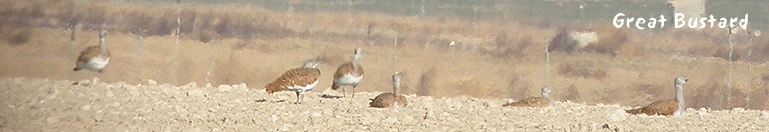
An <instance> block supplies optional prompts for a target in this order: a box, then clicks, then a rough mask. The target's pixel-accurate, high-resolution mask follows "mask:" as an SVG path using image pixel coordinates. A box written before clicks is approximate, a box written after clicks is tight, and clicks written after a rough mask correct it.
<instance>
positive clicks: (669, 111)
mask: <svg viewBox="0 0 769 132" xmlns="http://www.w3.org/2000/svg"><path fill="white" fill-rule="evenodd" d="M687 81H689V79H686V78H683V77H677V78H676V80H675V81H673V85H674V86H675V91H676V98H675V99H670V100H661V101H656V102H652V103H651V104H649V105H646V106H644V107H641V108H635V109H631V110H626V112H627V113H630V114H646V115H665V116H670V115H673V116H681V115H684V111H685V109H686V104H685V102H684V93H683V92H684V91H683V89H684V84H686V82H687Z"/></svg>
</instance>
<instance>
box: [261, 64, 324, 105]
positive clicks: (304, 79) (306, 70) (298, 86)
mask: <svg viewBox="0 0 769 132" xmlns="http://www.w3.org/2000/svg"><path fill="white" fill-rule="evenodd" d="M315 66H317V63H315V62H307V63H305V64H304V66H303V67H300V68H294V69H291V70H288V71H286V72H285V73H283V75H281V76H280V77H278V79H275V81H273V82H272V83H270V84H267V85H266V86H265V87H264V89H265V90H266V91H267V93H269V94H272V93H275V92H280V91H286V90H288V91H294V92H296V100H297V101H296V103H302V100H301V99H300V96H301V95H302V94H303V93H304V92H305V91H310V90H312V89H313V88H315V86H316V85H318V78H319V77H320V70H319V69H318V68H315Z"/></svg>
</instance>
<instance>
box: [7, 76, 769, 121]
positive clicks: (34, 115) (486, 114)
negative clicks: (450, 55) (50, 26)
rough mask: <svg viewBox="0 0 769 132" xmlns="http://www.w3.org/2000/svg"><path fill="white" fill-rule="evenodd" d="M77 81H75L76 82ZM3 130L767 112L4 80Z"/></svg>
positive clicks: (753, 115)
mask: <svg viewBox="0 0 769 132" xmlns="http://www.w3.org/2000/svg"><path fill="white" fill-rule="evenodd" d="M75 83H76V84H75ZM0 91H2V92H3V93H2V96H0V100H1V101H0V102H2V103H3V104H2V105H0V107H2V108H0V109H2V112H0V123H1V124H0V130H2V131H77V130H85V131H96V130H114V131H123V130H126V131H766V130H767V129H769V112H766V111H756V110H743V109H733V110H728V111H711V110H707V109H699V110H694V109H688V110H687V112H686V115H684V116H682V117H660V116H637V115H627V114H625V113H624V111H623V110H624V109H629V107H625V106H619V105H601V104H599V105H585V104H577V103H571V102H559V103H556V104H555V105H554V106H552V107H548V108H508V107H501V104H503V103H504V102H505V101H504V100H487V99H477V98H470V97H456V98H432V97H416V96H415V95H409V96H407V98H408V101H409V102H408V103H409V106H408V107H405V108H396V109H379V108H369V107H368V106H367V105H368V102H369V100H368V99H370V98H373V97H374V96H376V94H378V93H371V92H363V93H358V94H357V95H356V96H355V98H342V99H332V98H322V95H323V94H332V95H338V94H339V93H336V92H329V91H326V93H322V92H323V91H313V92H308V93H307V94H306V98H305V99H304V103H303V104H293V103H292V102H293V101H294V96H293V93H290V92H282V93H277V94H274V95H268V94H266V92H264V91H262V90H249V89H248V88H247V86H246V85H245V84H237V85H220V86H217V87H213V86H211V85H201V86H198V85H197V84H194V83H191V84H186V85H183V86H173V85H169V84H156V83H155V82H152V81H150V82H147V83H146V84H144V85H138V86H137V85H133V84H126V83H123V82H117V83H110V84H108V83H104V82H102V81H100V80H98V79H91V80H81V81H77V82H73V81H67V80H50V79H27V78H3V79H2V80H0Z"/></svg>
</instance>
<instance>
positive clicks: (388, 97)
mask: <svg viewBox="0 0 769 132" xmlns="http://www.w3.org/2000/svg"><path fill="white" fill-rule="evenodd" d="M400 83H401V74H400V73H398V72H396V73H395V75H393V92H392V93H390V92H388V93H382V94H379V95H378V96H376V97H374V99H371V103H369V105H370V106H371V107H377V108H389V107H394V106H402V107H406V106H408V103H406V102H407V101H406V97H404V96H403V95H401V94H400V93H399V92H398V89H400Z"/></svg>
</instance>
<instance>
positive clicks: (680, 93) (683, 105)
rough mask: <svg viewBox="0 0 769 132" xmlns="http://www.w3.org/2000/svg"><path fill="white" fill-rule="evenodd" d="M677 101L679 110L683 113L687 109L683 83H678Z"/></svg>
mask: <svg viewBox="0 0 769 132" xmlns="http://www.w3.org/2000/svg"><path fill="white" fill-rule="evenodd" d="M676 101H677V102H678V112H679V113H681V114H683V112H684V110H686V102H685V101H684V91H683V86H682V85H676Z"/></svg>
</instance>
